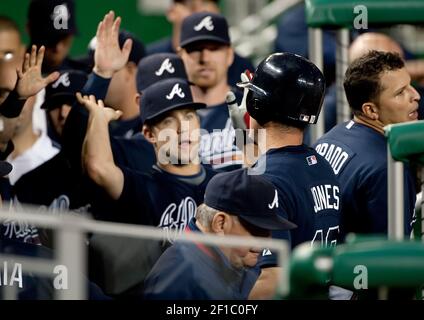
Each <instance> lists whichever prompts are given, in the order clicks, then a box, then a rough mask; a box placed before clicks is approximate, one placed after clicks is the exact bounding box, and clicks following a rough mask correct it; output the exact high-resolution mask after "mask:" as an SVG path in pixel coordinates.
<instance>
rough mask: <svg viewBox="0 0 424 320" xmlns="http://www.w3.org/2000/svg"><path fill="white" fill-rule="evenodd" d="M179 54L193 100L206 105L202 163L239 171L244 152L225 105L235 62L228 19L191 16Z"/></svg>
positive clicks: (202, 121)
mask: <svg viewBox="0 0 424 320" xmlns="http://www.w3.org/2000/svg"><path fill="white" fill-rule="evenodd" d="M178 54H179V55H180V56H181V59H183V61H184V65H185V67H186V70H187V73H188V77H189V80H190V81H191V82H192V83H193V84H194V86H193V87H192V91H193V98H194V100H195V101H198V102H202V103H205V104H206V105H207V108H206V109H203V110H199V111H198V114H199V116H200V125H201V128H202V129H204V130H206V131H204V132H202V142H201V149H200V157H201V159H202V161H203V163H207V164H211V165H212V166H213V168H214V169H217V170H218V169H219V170H225V171H229V170H233V169H236V168H240V167H241V165H242V164H243V159H242V152H241V151H240V150H239V149H238V148H237V146H236V145H235V144H234V137H235V131H234V128H233V126H232V124H231V119H230V117H229V113H228V107H227V105H226V103H225V98H226V94H227V92H228V91H229V90H230V89H231V87H230V85H229V84H228V81H227V71H228V68H229V66H230V65H231V63H232V61H233V59H234V51H233V49H232V47H231V43H230V38H229V34H228V24H227V21H226V19H225V18H224V17H223V16H222V15H219V14H213V13H206V12H202V13H195V14H193V15H191V16H188V17H187V18H186V19H184V21H183V24H182V29H181V38H180V47H179V49H178ZM239 77H240V74H239ZM236 92H237V91H236Z"/></svg>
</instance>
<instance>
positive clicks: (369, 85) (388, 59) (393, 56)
mask: <svg viewBox="0 0 424 320" xmlns="http://www.w3.org/2000/svg"><path fill="white" fill-rule="evenodd" d="M403 67H405V63H404V61H403V60H402V58H401V57H400V56H399V54H397V53H394V52H382V51H375V50H372V51H370V52H369V53H367V54H365V55H363V56H362V57H360V58H358V59H356V60H354V61H353V62H352V64H351V65H350V66H349V68H348V69H347V70H346V74H345V80H344V83H343V86H344V89H345V92H346V98H347V101H348V102H349V105H350V108H351V109H352V112H353V114H356V115H358V114H362V105H363V104H364V103H366V102H374V103H376V102H377V100H378V98H379V96H380V93H381V92H382V91H383V90H384V88H383V87H382V85H381V82H380V80H381V74H382V73H383V72H385V71H393V70H398V69H402V68H403Z"/></svg>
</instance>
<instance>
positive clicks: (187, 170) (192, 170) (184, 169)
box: [157, 162, 200, 176]
mask: <svg viewBox="0 0 424 320" xmlns="http://www.w3.org/2000/svg"><path fill="white" fill-rule="evenodd" d="M157 165H158V167H159V168H161V169H162V170H163V171H166V172H168V173H171V174H176V175H179V176H193V175H195V174H198V173H199V172H200V164H194V163H189V164H185V165H179V166H178V165H174V164H162V163H160V162H158V163H157Z"/></svg>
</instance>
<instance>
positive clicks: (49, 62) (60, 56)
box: [43, 35, 74, 69]
mask: <svg viewBox="0 0 424 320" xmlns="http://www.w3.org/2000/svg"><path fill="white" fill-rule="evenodd" d="M73 40H74V36H73V35H68V36H66V38H64V39H63V40H61V41H59V42H58V43H57V44H56V45H55V46H53V47H46V51H45V54H44V62H43V67H44V66H47V67H48V68H47V69H50V68H57V67H59V66H60V65H61V64H62V62H63V60H65V58H66V57H67V56H68V53H69V50H70V49H71V46H72V42H73Z"/></svg>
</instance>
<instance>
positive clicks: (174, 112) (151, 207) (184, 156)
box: [79, 78, 214, 240]
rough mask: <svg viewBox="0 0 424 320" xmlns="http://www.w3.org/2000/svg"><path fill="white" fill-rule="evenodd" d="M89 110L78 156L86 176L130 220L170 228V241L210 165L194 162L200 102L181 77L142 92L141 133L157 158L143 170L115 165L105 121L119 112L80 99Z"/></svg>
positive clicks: (190, 212) (197, 198)
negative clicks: (152, 147)
mask: <svg viewBox="0 0 424 320" xmlns="http://www.w3.org/2000/svg"><path fill="white" fill-rule="evenodd" d="M79 100H80V102H81V103H83V104H84V105H85V106H86V107H87V108H88V110H89V113H90V118H89V126H88V129H87V134H86V138H85V142H84V148H83V152H84V153H83V161H84V163H85V169H86V171H87V173H88V175H89V176H90V178H91V179H92V180H93V181H94V182H95V183H96V184H97V185H99V186H101V187H102V188H103V189H104V190H105V191H106V192H107V193H108V194H109V196H110V197H111V198H112V199H115V200H118V201H119V204H120V206H121V210H119V212H120V213H119V214H121V213H122V214H123V213H124V212H127V213H130V214H131V215H132V218H133V221H132V222H134V223H141V224H148V225H155V226H158V227H160V228H163V229H165V230H168V231H169V235H170V236H169V239H170V240H172V238H173V236H174V235H175V233H178V232H180V231H182V230H183V229H184V228H185V227H186V226H187V224H188V222H189V221H190V219H191V218H192V217H193V216H194V214H195V210H196V207H197V205H199V204H200V203H201V202H202V201H203V193H204V190H205V187H206V184H207V182H208V181H209V179H210V178H211V177H212V176H213V175H214V172H213V171H212V170H211V169H208V168H206V167H204V166H202V165H200V164H199V160H198V153H197V152H198V143H199V131H198V130H199V119H198V117H197V114H196V112H195V110H196V109H198V108H203V107H205V105H204V104H202V103H195V102H193V99H192V95H191V91H190V86H189V85H188V83H187V81H186V80H184V79H178V78H170V79H166V80H162V81H159V82H157V83H155V84H153V85H151V86H150V87H148V88H147V89H146V90H144V92H143V96H142V99H141V102H140V108H141V110H142V111H141V116H142V120H143V134H144V136H145V138H146V139H147V140H148V141H149V142H150V143H151V144H152V145H153V146H154V149H155V153H156V159H157V163H156V165H154V166H153V167H152V170H151V172H150V173H148V174H142V173H140V172H138V171H135V170H131V169H128V168H124V167H118V166H117V165H116V164H115V163H114V161H113V155H112V151H111V148H110V145H109V143H108V140H109V137H108V135H109V134H108V130H107V128H108V127H107V126H108V122H109V121H110V120H112V119H114V118H117V117H118V116H119V113H118V114H117V113H116V112H113V111H112V110H111V109H109V108H103V107H102V103H101V102H98V103H96V102H95V98H94V97H93V96H91V97H90V98H89V97H87V96H85V97H84V98H81V97H80V98H79Z"/></svg>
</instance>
